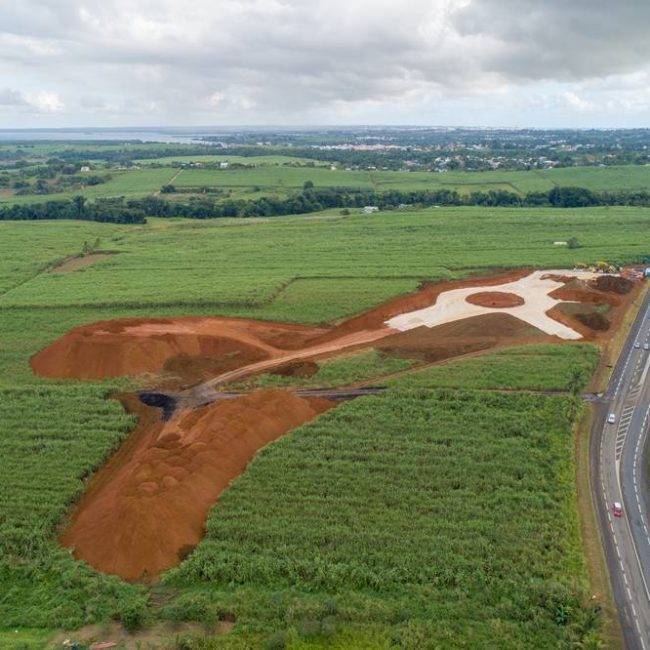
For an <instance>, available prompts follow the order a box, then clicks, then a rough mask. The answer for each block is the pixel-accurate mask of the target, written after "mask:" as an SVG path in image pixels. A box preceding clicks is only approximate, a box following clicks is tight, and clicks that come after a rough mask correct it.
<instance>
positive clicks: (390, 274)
mask: <svg viewBox="0 0 650 650" xmlns="http://www.w3.org/2000/svg"><path fill="white" fill-rule="evenodd" d="M649 225H650V210H644V209H633V208H599V209H591V210H545V209H529V210H525V209H511V210H507V209H476V208H455V209H454V208H447V209H443V208H440V209H429V210H423V211H419V212H408V213H398V212H395V213H382V214H379V215H375V216H372V217H366V216H360V215H352V216H350V217H347V218H343V217H339V218H335V219H330V220H324V221H318V220H313V219H303V218H300V217H290V218H273V219H269V220H267V221H258V222H256V223H254V224H253V225H249V224H248V223H247V222H246V221H245V220H242V221H240V222H238V223H234V222H233V221H227V222H224V223H222V222H221V221H220V220H214V221H207V222H198V223H190V222H185V221H173V220H167V221H164V222H161V221H158V220H151V223H150V224H149V225H147V226H142V227H140V226H137V227H131V228H130V229H126V230H125V229H124V228H121V229H117V230H111V229H109V228H107V229H106V231H107V232H112V233H115V236H114V237H112V238H108V239H106V244H105V245H106V246H107V247H110V248H111V249H112V250H116V251H119V254H118V255H113V256H111V257H110V258H109V259H106V260H104V261H102V262H99V263H97V264H96V265H93V266H90V267H87V268H86V269H84V270H80V271H77V272H74V273H68V274H63V275H53V274H47V273H43V274H40V275H38V276H36V277H34V278H33V279H30V280H28V281H26V282H24V283H23V284H21V285H20V286H16V287H15V288H13V289H10V290H9V291H7V292H6V293H5V294H4V295H2V296H0V306H2V307H8V306H12V305H13V306H18V305H22V306H24V305H32V306H38V305H40V306H64V305H83V304H93V305H107V306H111V305H112V306H122V307H123V306H138V305H143V304H144V305H152V306H155V305H169V304H177V305H179V306H181V305H185V306H196V305H212V306H214V307H215V308H219V309H220V310H227V311H228V312H231V313H235V314H238V315H243V316H256V315H257V316H260V317H261V316H264V317H272V318H278V319H282V320H284V319H289V320H304V321H307V322H316V323H317V322H321V321H323V320H329V319H332V318H337V317H342V316H345V315H349V314H350V313H354V312H355V311H359V310H361V309H364V308H367V307H370V306H372V305H373V304H375V303H377V302H380V301H381V300H384V299H386V298H387V297H389V296H390V295H393V294H396V293H403V292H406V291H410V290H412V289H414V288H415V287H416V286H417V284H418V282H420V281H422V280H426V279H440V278H448V277H458V276H462V275H466V274H467V273H469V272H470V271H471V270H472V269H485V268H489V267H515V266H536V267H542V268H543V267H547V268H554V267H555V268H558V267H567V266H571V265H573V264H574V263H575V262H578V261H583V262H596V261H598V260H600V259H607V260H611V261H621V262H623V261H633V260H640V259H642V258H643V256H644V255H647V247H646V245H645V242H644V240H643V238H642V237H641V233H643V232H644V231H647V229H648V227H649ZM29 226H33V228H36V226H34V225H33V224H25V225H23V224H13V225H12V224H6V230H7V232H9V231H10V230H11V229H12V228H15V229H16V231H17V232H18V233H22V234H17V235H12V237H14V239H15V241H16V245H18V239H19V238H20V237H23V236H25V237H27V236H29V235H28V234H29V233H30V232H34V230H30V228H29ZM66 227H67V228H69V229H70V232H76V231H77V229H81V226H80V225H79V224H68V225H67V226H65V225H61V226H59V228H60V232H63V231H64V230H65V228H66ZM60 236H61V237H62V236H63V235H62V234H61V235H60ZM70 236H71V237H72V235H70ZM572 236H578V237H579V240H580V243H581V246H582V247H581V248H578V249H575V250H569V249H567V248H566V247H558V246H554V245H553V242H554V241H556V240H564V241H566V240H567V239H569V238H570V237H572ZM84 238H86V237H85V236H83V237H79V238H78V239H77V241H79V244H78V245H79V248H80V247H81V240H83V239H84ZM25 244H28V241H25ZM405 251H408V254H405ZM18 255H19V254H18ZM53 256H54V253H53ZM10 260H11V258H9V260H8V261H7V265H8V268H11V265H12V263H11V261H10ZM0 270H1V267H0ZM8 272H9V273H10V271H8Z"/></svg>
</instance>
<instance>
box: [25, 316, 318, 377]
mask: <svg viewBox="0 0 650 650" xmlns="http://www.w3.org/2000/svg"><path fill="white" fill-rule="evenodd" d="M322 331H323V330H321V329H318V328H311V327H306V326H301V325H291V324H287V325H284V324H279V323H263V322H260V321H247V320H243V319H229V318H191V317H190V318H176V319H171V318H167V319H165V318H162V319H118V320H114V321H103V322H99V323H93V324H92V325H84V326H82V327H77V328H75V329H73V330H71V331H70V332H68V333H67V334H66V335H65V336H63V337H61V338H60V339H57V340H56V341H55V342H54V343H52V344H51V345H50V346H48V347H47V348H45V349H44V350H42V351H41V352H39V353H37V354H36V355H34V356H33V357H32V358H31V359H30V365H31V367H32V369H33V370H34V371H35V372H37V373H38V374H39V375H42V376H43V377H52V378H75V379H103V378H106V377H120V376H124V375H140V374H144V373H160V372H162V371H169V372H176V373H178V374H179V375H180V376H181V377H182V378H183V379H185V380H187V381H190V380H201V379H203V378H207V377H208V376H211V372H212V371H213V370H216V371H217V374H219V373H220V372H225V371H228V370H232V369H233V368H238V367H241V366H245V365H248V364H250V363H254V362H256V361H259V360H262V359H267V358H269V357H273V356H276V355H279V354H281V353H282V352H283V350H282V349H281V348H279V347H278V345H279V344H280V342H282V341H283V340H284V339H286V340H287V341H291V342H292V343H293V344H294V345H297V346H299V345H301V344H302V343H304V342H305V341H308V340H309V339H310V338H313V337H314V336H317V335H318V334H319V333H321V332H322Z"/></svg>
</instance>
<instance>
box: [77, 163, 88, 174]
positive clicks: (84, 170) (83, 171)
mask: <svg viewBox="0 0 650 650" xmlns="http://www.w3.org/2000/svg"><path fill="white" fill-rule="evenodd" d="M79 171H80V172H82V173H85V172H89V171H90V167H88V165H82V166H81V168H80V169H79Z"/></svg>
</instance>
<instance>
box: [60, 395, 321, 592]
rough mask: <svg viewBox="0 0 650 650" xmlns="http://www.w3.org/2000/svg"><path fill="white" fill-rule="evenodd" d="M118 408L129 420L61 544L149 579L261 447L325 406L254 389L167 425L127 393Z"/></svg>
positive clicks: (179, 556) (181, 550)
mask: <svg viewBox="0 0 650 650" xmlns="http://www.w3.org/2000/svg"><path fill="white" fill-rule="evenodd" d="M125 406H126V407H127V408H129V409H130V410H131V411H135V412H137V413H138V414H139V415H140V420H139V423H138V426H137V428H136V430H135V431H134V432H133V433H132V434H131V436H130V437H129V438H128V439H127V440H126V441H125V442H124V443H123V445H122V446H121V447H120V449H119V450H118V451H117V452H116V453H115V454H114V455H113V456H112V457H111V458H110V460H109V461H108V462H107V463H106V464H105V465H104V466H103V467H102V468H101V469H100V470H99V471H98V472H97V473H96V474H95V476H94V477H93V478H92V480H91V481H90V483H89V485H88V489H87V490H86V492H85V494H84V496H83V497H82V499H81V500H80V502H79V503H78V504H77V506H76V508H75V509H74V510H73V512H72V516H71V518H70V521H69V522H68V523H67V525H66V526H65V528H64V530H63V532H62V533H61V535H60V541H61V543H62V544H63V545H64V546H67V547H69V548H71V549H72V551H73V554H74V556H75V557H76V558H78V559H83V560H85V561H86V562H88V564H90V565H91V566H92V567H94V568H95V569H97V570H99V571H102V572H104V573H108V574H115V575H118V576H120V577H122V578H124V579H126V580H142V581H150V580H151V579H153V578H155V577H156V576H157V575H158V574H159V573H161V572H162V571H165V570H166V569H169V568H171V567H173V566H175V565H176V564H178V563H180V562H181V561H182V560H183V559H184V558H185V557H186V556H187V555H188V553H190V552H191V551H192V549H193V548H194V547H195V546H196V544H198V543H199V541H200V540H201V539H202V537H203V535H204V526H205V521H206V518H207V514H208V512H209V510H210V508H211V507H212V506H213V505H214V503H215V502H216V501H217V499H218V497H219V495H220V494H221V492H222V491H223V490H225V489H226V488H227V487H228V485H229V484H230V482H231V481H232V480H233V479H234V478H236V477H237V476H239V475H240V474H241V473H242V472H243V471H244V469H245V468H246V465H247V464H248V463H249V462H250V461H251V460H252V459H253V457H254V456H255V454H256V453H257V452H258V451H259V450H260V449H261V448H262V447H264V446H266V445H267V444H269V443H270V442H273V441H274V440H276V439H277V438H279V437H280V436H282V435H284V434H285V433H287V432H288V431H290V430H291V429H294V428H295V427H297V426H299V425H301V424H303V423H305V422H308V421H309V420H312V419H313V418H315V417H316V416H317V415H318V414H320V413H322V412H323V411H326V410H328V409H329V408H332V407H333V406H334V403H333V402H330V401H328V400H324V399H320V398H315V397H298V396H297V395H294V394H293V393H290V392H288V391H284V390H262V391H256V392H253V393H250V394H248V395H243V396H241V397H238V398H236V399H232V400H226V401H219V402H214V403H212V404H208V405H207V406H203V407H200V408H197V409H194V410H181V411H180V412H178V413H176V414H174V416H173V417H172V418H171V419H170V420H169V421H168V422H163V421H162V420H160V419H159V417H158V413H157V412H152V411H153V409H150V408H148V407H145V406H143V405H142V404H140V403H139V402H138V401H137V398H135V397H130V398H128V399H126V400H125Z"/></svg>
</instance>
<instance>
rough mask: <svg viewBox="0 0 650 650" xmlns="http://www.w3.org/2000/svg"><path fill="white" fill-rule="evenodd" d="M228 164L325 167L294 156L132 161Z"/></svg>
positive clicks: (174, 158)
mask: <svg viewBox="0 0 650 650" xmlns="http://www.w3.org/2000/svg"><path fill="white" fill-rule="evenodd" d="M222 161H224V162H229V163H231V164H235V163H237V164H241V165H254V166H259V165H264V166H265V165H285V164H290V163H297V164H302V165H309V164H312V165H313V164H315V165H327V166H329V164H330V163H326V162H323V161H320V160H311V159H310V158H297V157H295V156H274V155H268V156H218V155H214V156H167V157H165V158H143V159H142V160H134V161H133V162H134V163H136V164H141V165H151V164H157V165H171V164H172V163H192V162H194V163H212V162H222Z"/></svg>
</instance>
